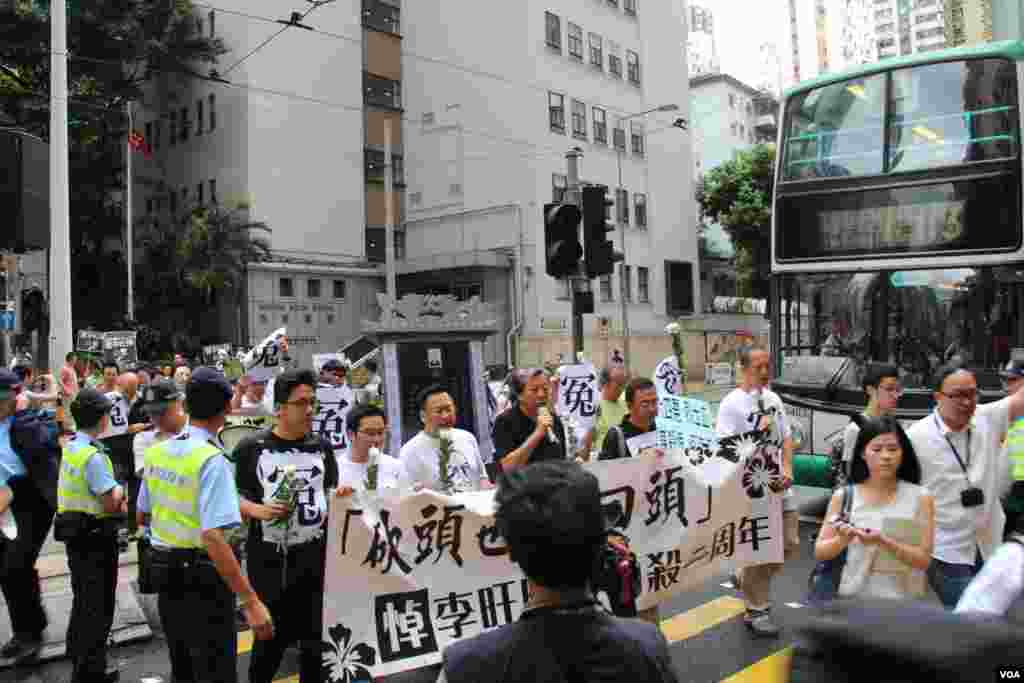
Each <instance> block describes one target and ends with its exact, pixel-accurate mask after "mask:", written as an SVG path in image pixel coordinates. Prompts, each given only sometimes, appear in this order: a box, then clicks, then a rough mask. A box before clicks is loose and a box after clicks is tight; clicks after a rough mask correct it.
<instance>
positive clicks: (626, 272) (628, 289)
mask: <svg viewBox="0 0 1024 683" xmlns="http://www.w3.org/2000/svg"><path fill="white" fill-rule="evenodd" d="M622 300H623V301H625V302H627V303H632V301H633V267H632V266H625V265H624V266H622Z"/></svg>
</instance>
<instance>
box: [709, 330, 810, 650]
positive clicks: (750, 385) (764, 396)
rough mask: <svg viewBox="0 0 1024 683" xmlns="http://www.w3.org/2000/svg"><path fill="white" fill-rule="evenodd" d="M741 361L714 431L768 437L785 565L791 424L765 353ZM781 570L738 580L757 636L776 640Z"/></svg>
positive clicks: (748, 572) (795, 534)
mask: <svg viewBox="0 0 1024 683" xmlns="http://www.w3.org/2000/svg"><path fill="white" fill-rule="evenodd" d="M739 359H740V370H741V374H742V383H741V384H740V386H739V387H737V388H735V389H733V390H732V391H731V392H730V393H729V394H728V395H726V397H725V398H724V399H723V400H722V402H721V404H719V406H718V421H717V424H716V426H715V431H716V432H717V433H718V436H719V437H728V436H735V435H738V434H745V433H748V432H752V431H755V430H756V431H760V432H762V433H766V434H767V436H766V441H767V442H768V444H769V445H770V446H771V448H772V452H773V457H774V458H775V462H773V463H772V464H771V471H772V472H777V474H776V475H775V476H773V477H772V484H771V489H772V490H773V491H775V492H783V491H785V495H784V497H783V501H772V502H771V504H773V505H774V504H777V503H782V505H783V515H782V524H783V533H784V535H785V538H784V541H785V543H784V551H785V559H787V560H789V559H792V558H793V557H795V556H796V553H797V551H798V550H799V549H800V535H799V528H800V519H799V515H798V512H797V508H796V499H795V498H794V497H793V491H792V489H791V487H792V485H793V440H792V438H791V434H790V426H789V420H788V419H787V417H786V411H785V408H784V407H783V405H782V399H780V398H779V396H778V394H776V393H775V392H773V391H772V390H771V389H769V388H768V381H769V378H770V367H771V366H770V362H771V359H770V356H769V355H768V350H767V349H765V348H764V347H761V346H752V347H749V346H748V347H742V348H741V349H739ZM766 471H768V470H766ZM781 569H782V565H781V564H763V565H758V566H754V567H747V568H746V569H744V570H742V571H741V572H740V573H739V575H738V579H739V584H740V585H739V586H738V588H739V589H740V590H741V591H742V592H743V597H744V600H745V601H746V606H747V609H746V614H745V616H744V623H745V624H746V625H747V627H748V628H749V629H750V631H751V633H753V635H755V636H759V637H769V638H771V637H775V636H778V634H779V627H778V626H776V624H775V622H774V621H773V620H772V616H771V580H772V577H773V576H775V574H777V573H778V572H779V571H781Z"/></svg>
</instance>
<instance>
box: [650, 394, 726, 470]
mask: <svg viewBox="0 0 1024 683" xmlns="http://www.w3.org/2000/svg"><path fill="white" fill-rule="evenodd" d="M658 448H661V449H662V450H666V451H667V450H672V449H681V450H683V451H685V452H686V454H687V455H689V456H690V457H691V458H692V457H694V456H696V455H698V454H700V455H703V456H704V457H710V456H711V455H712V454H714V453H715V452H716V451H717V449H718V438H717V436H716V435H715V425H714V420H713V419H712V418H711V408H710V407H709V406H708V402H707V401H703V400H700V399H696V398H684V397H682V396H675V395H673V394H670V393H662V392H661V391H659V392H658Z"/></svg>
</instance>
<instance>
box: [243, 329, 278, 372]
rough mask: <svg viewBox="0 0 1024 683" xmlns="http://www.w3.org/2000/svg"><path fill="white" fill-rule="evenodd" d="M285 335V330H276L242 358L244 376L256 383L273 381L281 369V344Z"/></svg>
mask: <svg viewBox="0 0 1024 683" xmlns="http://www.w3.org/2000/svg"><path fill="white" fill-rule="evenodd" d="M287 335H288V330H287V328H284V327H281V328H278V329H277V330H275V331H274V332H273V333H272V334H270V335H269V336H268V337H267V338H266V339H264V340H263V341H261V342H260V343H259V344H257V345H256V346H254V347H252V348H251V349H250V350H249V352H248V353H246V354H245V355H244V356H242V368H243V369H244V370H245V374H246V375H247V376H249V377H250V378H251V379H253V380H257V381H260V380H265V379H273V378H274V376H275V375H277V371H278V369H279V368H280V367H281V361H282V355H283V354H282V352H281V342H282V340H284V338H285V337H286V336H287Z"/></svg>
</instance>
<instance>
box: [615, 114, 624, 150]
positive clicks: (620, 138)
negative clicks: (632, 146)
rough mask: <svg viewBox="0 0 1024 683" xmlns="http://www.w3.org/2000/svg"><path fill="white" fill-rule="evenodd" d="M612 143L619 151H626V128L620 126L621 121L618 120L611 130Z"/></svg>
mask: <svg viewBox="0 0 1024 683" xmlns="http://www.w3.org/2000/svg"><path fill="white" fill-rule="evenodd" d="M612 144H613V145H614V146H615V149H617V150H619V151H620V152H625V151H626V129H625V128H623V127H622V121H619V122H618V123H617V124H616V125H615V130H613V131H612Z"/></svg>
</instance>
